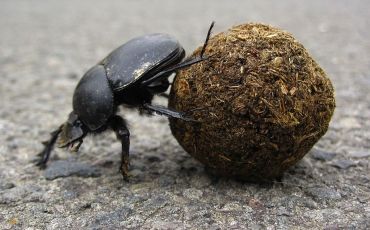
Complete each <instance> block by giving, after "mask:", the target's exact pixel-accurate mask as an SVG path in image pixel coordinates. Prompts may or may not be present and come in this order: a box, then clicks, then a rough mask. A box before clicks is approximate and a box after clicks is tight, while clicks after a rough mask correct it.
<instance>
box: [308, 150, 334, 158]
mask: <svg viewBox="0 0 370 230" xmlns="http://www.w3.org/2000/svg"><path fill="white" fill-rule="evenodd" d="M311 156H312V158H314V159H316V160H321V161H330V160H331V159H333V158H334V157H335V156H336V153H332V152H327V151H325V150H322V149H317V148H314V149H313V152H312V154H311Z"/></svg>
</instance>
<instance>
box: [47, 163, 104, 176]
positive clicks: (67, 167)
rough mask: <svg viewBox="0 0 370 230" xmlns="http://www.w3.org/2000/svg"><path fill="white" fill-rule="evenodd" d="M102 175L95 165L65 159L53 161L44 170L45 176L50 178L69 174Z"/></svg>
mask: <svg viewBox="0 0 370 230" xmlns="http://www.w3.org/2000/svg"><path fill="white" fill-rule="evenodd" d="M100 175H101V173H100V171H99V169H97V168H95V167H93V166H90V165H88V164H85V163H80V162H72V161H65V160H58V161H53V162H52V163H51V164H50V165H49V167H48V168H47V169H46V170H45V172H44V176H45V178H46V179H48V180H54V179H56V178H59V177H69V176H79V177H99V176H100Z"/></svg>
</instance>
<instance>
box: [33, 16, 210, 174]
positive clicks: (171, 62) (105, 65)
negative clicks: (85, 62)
mask: <svg viewBox="0 0 370 230" xmlns="http://www.w3.org/2000/svg"><path fill="white" fill-rule="evenodd" d="M213 26H214V22H212V24H211V26H210V27H209V30H208V33H207V37H206V40H205V42H204V45H203V48H202V50H201V53H200V56H199V57H196V58H192V59H187V60H184V61H182V60H183V58H184V57H185V50H184V49H183V48H182V46H181V45H180V44H179V42H178V41H177V40H176V39H174V38H173V37H171V36H170V35H167V34H149V35H144V36H141V37H137V38H134V39H132V40H130V41H128V42H127V43H125V44H123V45H122V46H120V47H118V48H117V49H115V50H114V51H113V52H111V53H110V54H109V55H108V56H107V57H106V58H104V59H103V60H102V61H101V62H99V63H98V64H97V65H95V66H94V67H92V68H91V69H90V70H88V71H87V72H86V73H85V74H84V76H83V77H82V78H81V80H80V82H79V83H78V85H77V87H76V89H75V91H74V95H73V111H72V112H71V113H70V114H69V118H68V120H67V122H65V123H64V124H62V125H61V126H60V127H59V128H58V129H57V130H55V131H54V132H52V133H51V138H50V140H49V141H47V142H45V143H44V145H45V148H44V149H43V151H42V152H40V153H39V154H38V156H39V157H40V159H38V160H37V165H38V166H39V167H40V168H45V167H46V163H47V161H48V159H49V156H50V153H51V150H52V148H53V146H54V144H55V142H56V141H57V139H58V137H59V139H58V147H61V148H64V147H69V148H70V149H71V150H72V151H78V149H79V147H80V146H81V144H82V142H83V138H84V137H85V136H86V135H87V134H88V133H100V132H102V131H105V130H106V129H108V128H110V129H112V130H113V131H114V132H115V133H116V136H117V139H119V140H120V141H121V144H122V153H121V165H120V171H121V173H122V175H123V178H124V179H125V180H127V179H128V166H129V147H130V132H129V130H128V128H127V125H126V121H125V120H124V119H123V118H122V117H120V116H118V115H116V112H117V107H118V106H119V105H122V104H124V105H127V106H129V107H133V108H139V109H140V111H146V112H147V113H149V114H152V113H153V112H154V113H157V114H160V115H165V116H168V117H172V118H178V119H182V120H186V121H193V120H192V119H191V118H189V117H187V116H185V114H186V113H184V112H177V111H173V110H170V109H168V108H165V107H162V106H155V105H152V104H151V102H152V99H153V97H154V95H155V94H160V93H164V92H165V91H166V90H167V89H168V87H169V85H170V83H169V81H168V77H169V76H170V75H171V74H172V73H174V72H176V71H177V70H179V69H182V68H185V67H187V66H190V65H193V64H196V63H198V62H201V61H203V60H205V59H206V58H205V57H203V54H204V52H205V49H206V46H207V43H208V40H209V37H210V34H211V31H212V28H213Z"/></svg>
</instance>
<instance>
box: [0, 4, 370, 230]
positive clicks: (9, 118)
mask: <svg viewBox="0 0 370 230" xmlns="http://www.w3.org/2000/svg"><path fill="white" fill-rule="evenodd" d="M369 8H370V2H369V1H365V0H363V1H347V0H332V1H329V0H324V1H323V0H311V1H295V0H284V1H272V0H271V1H257V0H256V1H246V0H243V1H236V0H234V1H213V0H207V1H193V0H192V1H190V0H187V1H185V0H184V1H174V0H164V1H149V0H148V1H143V0H138V1H118V0H117V1H97V0H92V1H56V0H51V1H38V0H35V1H14V0H3V1H1V2H0V79H1V83H0V226H1V227H0V228H1V229H10V228H12V229H26V228H28V229H43V228H47V229H65V228H71V229H81V228H83V229H86V228H87V229H113V228H142V229H149V228H152V229H175V228H180V229H181V228H189V229H190V228H191V229H196V228H198V229H231V228H235V229H242V228H248V229H275V228H276V229H291V228H301V229H305V228H315V229H323V228H326V229H338V228H346V229H348V228H349V229H351V228H353V229H366V228H369V227H370V222H369V220H370V174H369V169H370V163H369V159H370V150H369V149H370V132H369V131H370V122H369V115H370V103H369V102H370V94H369V92H370V65H369V63H370V55H369V53H370V40H369V38H370V32H369V31H370V30H369V28H370V17H369V16H368V9H369ZM212 20H215V21H216V27H215V33H217V32H220V31H224V30H226V29H227V28H229V27H231V26H233V25H236V24H241V23H246V22H263V23H268V24H271V25H274V26H277V27H280V28H283V29H285V30H287V31H289V32H291V33H293V34H294V35H295V36H296V38H297V39H298V40H299V41H300V42H301V43H303V44H304V45H305V47H306V48H307V49H308V50H309V52H310V53H311V54H312V56H313V57H314V58H315V59H316V60H317V62H318V63H319V64H320V65H321V66H322V67H323V69H325V71H326V72H327V73H328V75H329V76H330V78H331V80H332V82H333V84H334V87H335V90H336V101H337V108H336V111H335V115H334V118H333V120H332V122H331V124H330V129H329V131H328V132H327V134H326V135H325V136H324V137H323V138H322V139H321V140H320V141H319V142H318V143H317V144H316V146H315V147H314V149H313V150H312V151H311V152H310V153H309V154H308V155H307V156H306V157H305V158H304V159H303V160H302V161H301V162H300V163H299V164H298V165H297V166H295V167H293V168H291V169H290V170H289V171H288V172H287V173H286V174H285V176H284V178H283V180H282V182H274V183H271V184H265V185H257V184H249V183H240V182H237V181H234V180H229V179H224V178H216V177H213V176H210V175H208V174H207V173H206V172H205V171H204V169H203V167H202V165H201V164H200V163H198V162H197V161H196V160H194V159H193V158H191V157H190V156H189V155H188V154H187V153H185V152H184V151H183V150H182V149H181V147H180V146H179V145H178V143H177V142H176V140H175V139H174V138H173V137H172V135H171V133H170V130H169V127H168V122H167V120H166V118H163V117H158V116H157V117H139V115H138V113H137V112H136V111H128V110H123V111H121V114H124V116H125V117H126V118H127V120H128V121H129V123H130V130H131V163H132V165H131V175H132V179H131V181H130V182H123V181H122V178H121V175H120V174H119V173H118V166H119V159H120V156H119V153H120V147H121V146H120V143H119V142H117V141H116V140H115V136H114V134H113V133H110V132H107V133H106V134H104V135H99V136H93V137H90V138H87V139H86V141H85V142H84V144H83V146H82V147H81V149H80V153H79V155H76V154H70V153H68V152H67V151H65V150H61V149H57V150H56V151H55V153H54V154H53V157H52V159H51V162H50V165H49V168H48V170H46V171H41V170H39V169H38V168H36V167H34V165H33V164H32V163H30V161H31V160H32V159H33V158H34V157H35V155H36V154H37V153H38V152H39V151H40V150H41V149H42V144H41V143H40V142H41V141H42V140H45V139H47V138H48V137H49V132H50V131H52V130H53V129H55V128H56V127H57V126H58V125H59V124H60V123H62V122H63V121H65V119H66V118H67V115H68V113H69V112H70V110H71V99H72V93H73V90H74V87H75V85H76V83H77V82H78V80H79V78H80V77H81V76H82V74H83V73H84V72H85V71H86V70H87V69H89V68H90V67H91V66H92V65H94V64H95V63H97V62H98V61H100V59H101V58H103V57H104V56H105V55H106V54H107V53H109V52H110V51H111V50H113V49H114V48H115V47H117V46H119V45H120V44H122V43H123V42H125V41H127V40H128V39H130V38H132V37H134V36H138V35H142V34H145V33H153V32H163V33H169V34H172V35H173V36H175V37H176V38H178V40H179V41H180V42H181V43H182V44H183V46H184V47H185V48H186V50H188V51H189V53H190V52H191V51H192V50H194V49H195V48H196V47H197V46H199V45H200V44H202V42H203V40H204V37H205V33H206V31H207V28H208V26H209V24H210V22H211V21H212ZM157 102H158V103H164V104H165V101H164V100H157Z"/></svg>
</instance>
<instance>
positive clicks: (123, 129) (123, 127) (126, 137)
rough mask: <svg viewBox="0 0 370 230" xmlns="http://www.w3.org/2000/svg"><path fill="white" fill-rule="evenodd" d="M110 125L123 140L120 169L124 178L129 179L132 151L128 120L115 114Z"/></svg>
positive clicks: (119, 138) (118, 137)
mask: <svg viewBox="0 0 370 230" xmlns="http://www.w3.org/2000/svg"><path fill="white" fill-rule="evenodd" d="M110 127H111V128H112V129H113V131H114V132H115V133H116V136H117V139H118V140H120V141H121V144H122V152H121V165H120V171H121V173H122V176H123V179H124V180H125V181H128V178H129V175H128V167H129V165H130V159H129V151H130V131H129V130H128V128H127V124H126V121H125V120H124V119H123V118H122V117H120V116H114V117H112V119H111V120H110Z"/></svg>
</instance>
